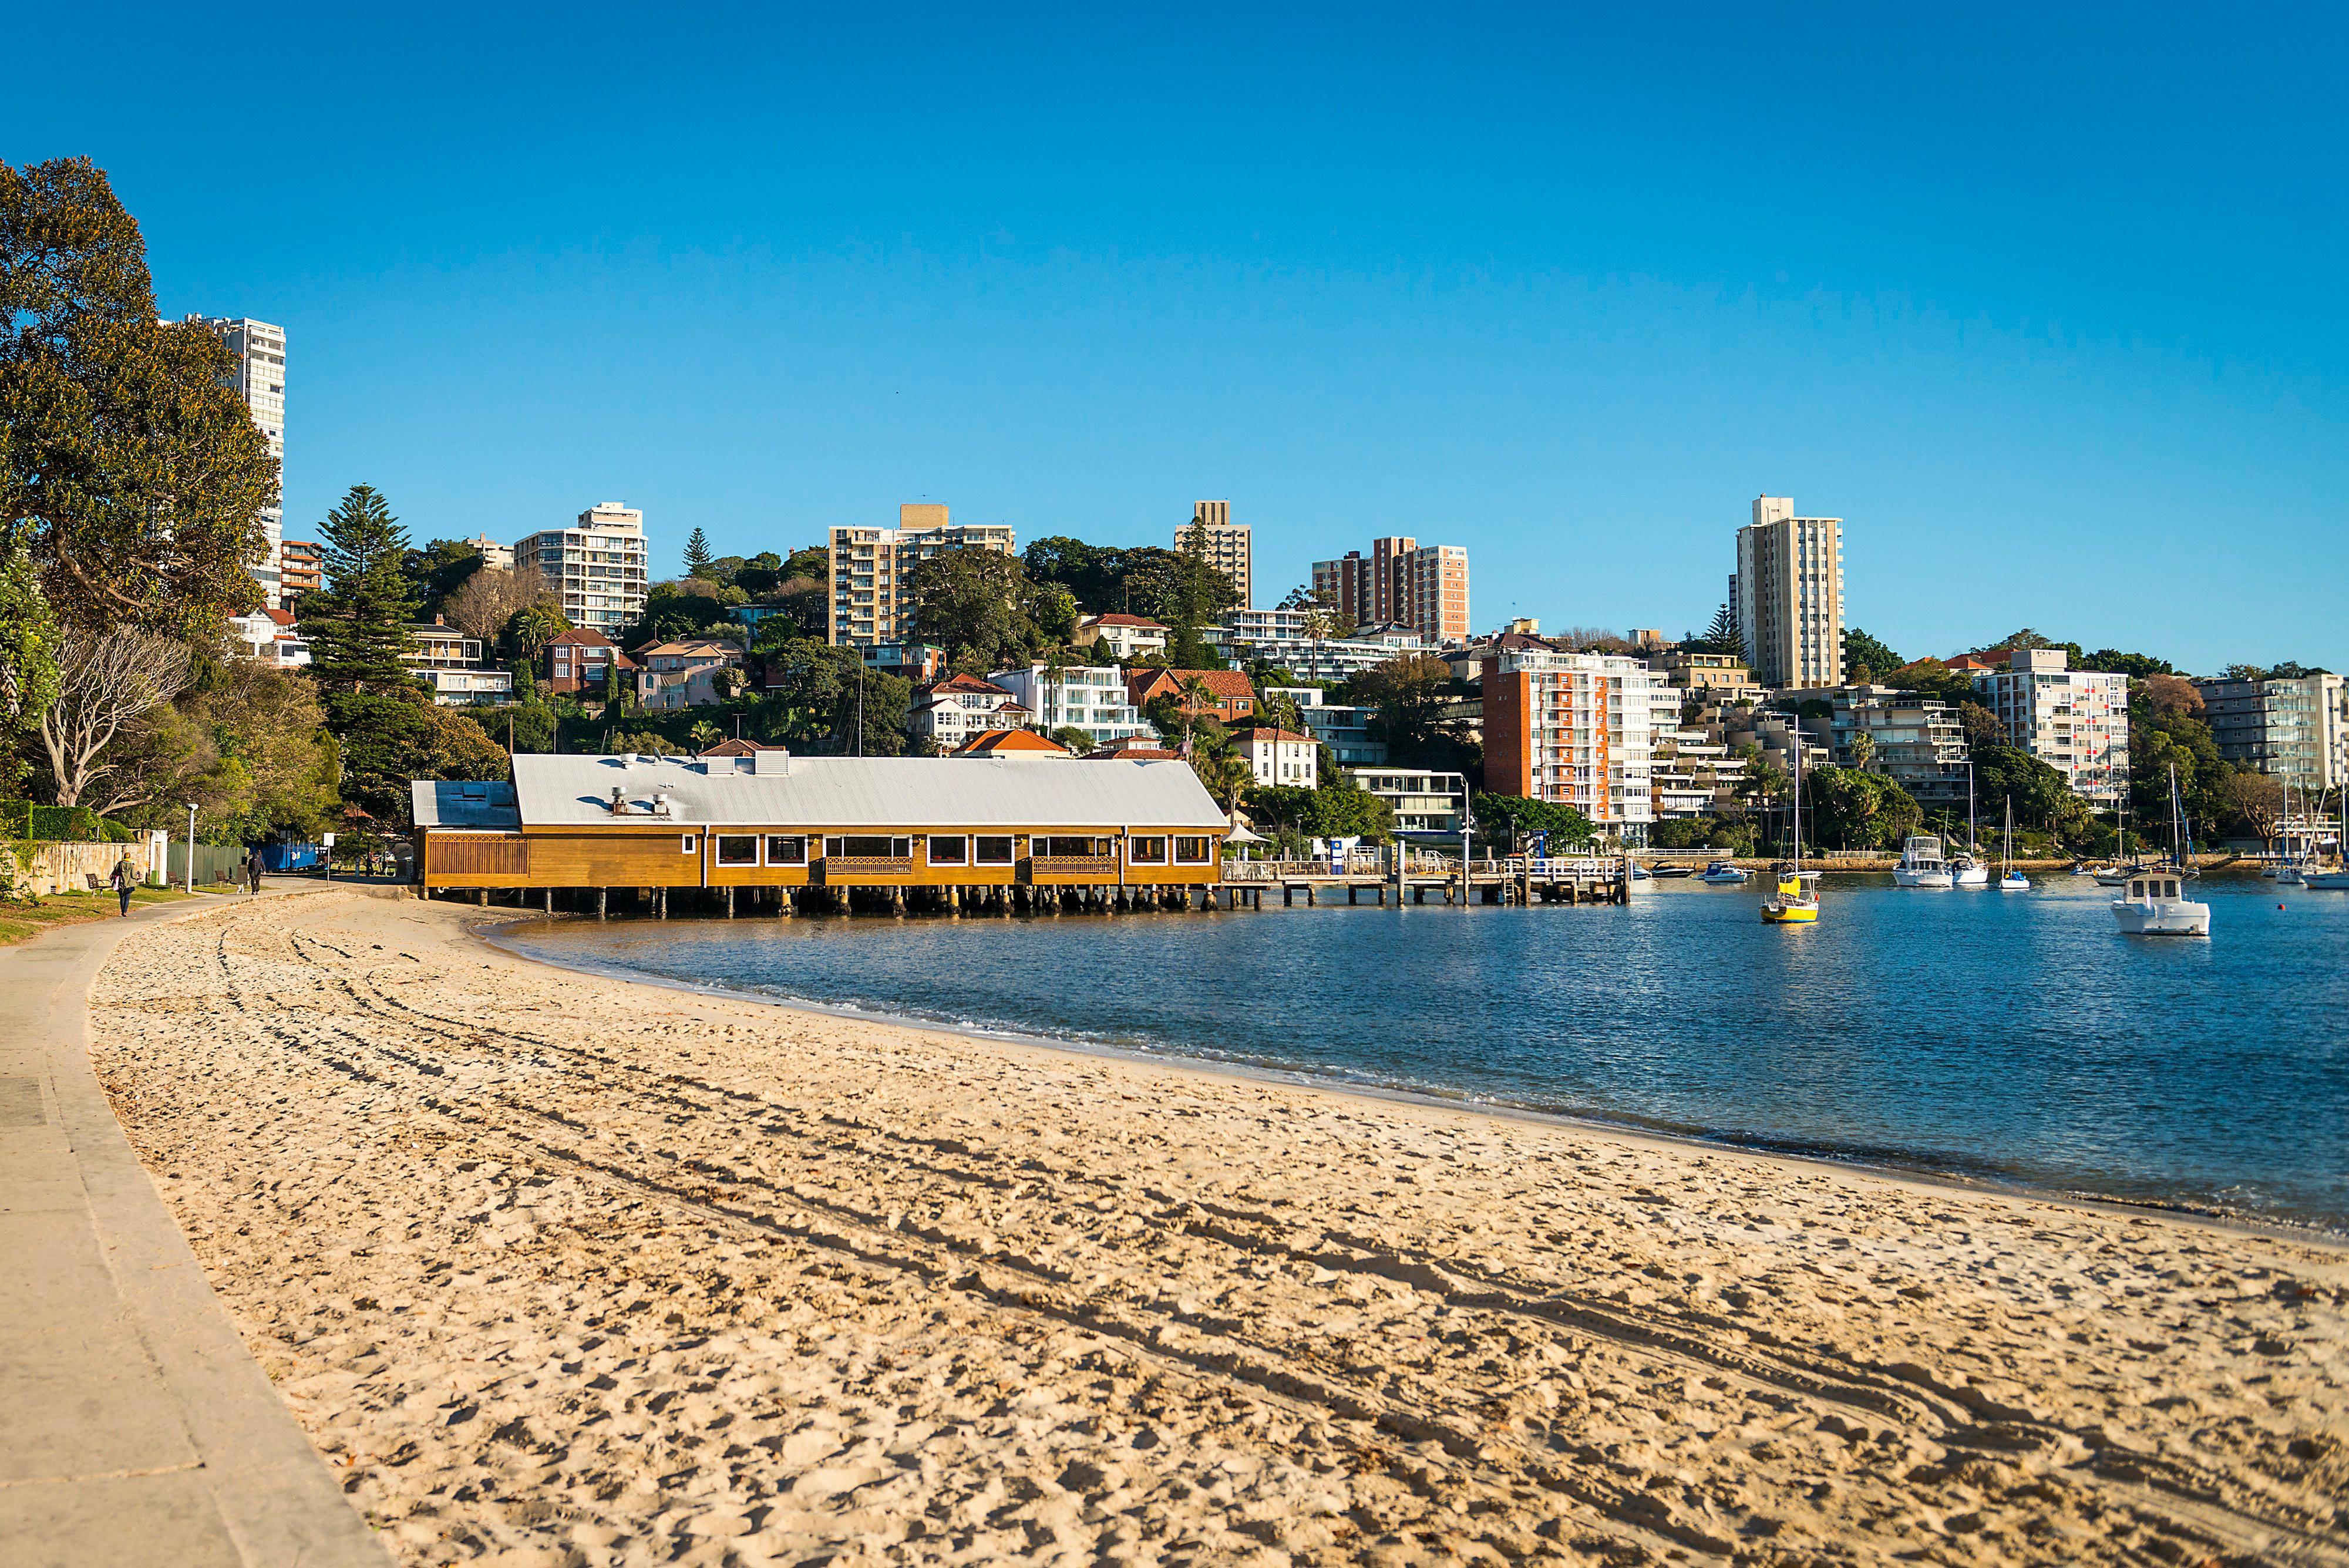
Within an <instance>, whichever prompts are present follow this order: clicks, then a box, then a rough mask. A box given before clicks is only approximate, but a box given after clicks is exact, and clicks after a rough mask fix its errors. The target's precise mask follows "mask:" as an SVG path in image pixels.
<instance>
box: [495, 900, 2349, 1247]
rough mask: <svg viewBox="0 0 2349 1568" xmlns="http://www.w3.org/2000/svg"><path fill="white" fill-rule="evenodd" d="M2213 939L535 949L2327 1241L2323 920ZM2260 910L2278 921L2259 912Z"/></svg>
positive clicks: (2058, 917) (2268, 904)
mask: <svg viewBox="0 0 2349 1568" xmlns="http://www.w3.org/2000/svg"><path fill="white" fill-rule="evenodd" d="M2204 890H2205V892H2206V894H2207V896H2209V898H2210V899H2211V901H2212V902H2213V903H2214V904H2215V905H2216V906H2217V925H2216V929H2217V935H2216V936H2215V937H2214V938H2213V939H2212V940H2209V941H2208V942H2201V941H2173V942H2166V943H2165V942H2158V941H2156V942H2147V941H2142V940H2136V941H2133V940H2127V939H2125V938H2122V937H2120V936H2118V935H2117V934H2116V933H2115V931H2114V930H2113V929H2112V921H2111V917H2110V915H2109V914H2108V913H2107V911H2106V907H2105V906H2106V901H2107V898H2108V897H2109V895H2107V894H2106V893H2104V892H2103V891H2102V890H2101V889H2098V888H2095V887H2094V886H2093V884H2089V883H2088V882H2087V881H2086V879H2085V878H2080V879H2070V878H2056V879H2054V881H2053V882H2052V885H2049V886H2046V887H2044V888H2039V889H2036V890H2034V891H2033V892H2032V893H2029V894H2019V895H2018V894H2009V895H2000V894H1995V893H1987V892H1983V893H1962V894H1951V893H1921V892H1907V891H1902V890H1899V889H1896V888H1892V887H1890V886H1889V883H1887V882H1885V881H1884V880H1883V879H1882V878H1877V877H1847V878H1838V879H1837V880H1836V881H1835V882H1831V883H1830V886H1829V894H1828V898H1829V910H1828V918H1827V919H1826V920H1825V921H1823V922H1822V923H1821V924H1820V925H1819V926H1818V927H1816V928H1814V929H1805V930H1786V929H1773V928H1765V927H1763V926H1762V925H1761V924H1760V923H1759V922H1758V921H1757V920H1756V919H1754V909H1753V905H1754V898H1753V896H1752V894H1751V893H1750V892H1748V891H1745V890H1742V889H1713V888H1700V887H1692V886H1689V885H1685V884H1682V885H1679V886H1671V885H1666V886H1664V887H1661V888H1656V889H1654V890H1647V889H1643V890H1642V891H1641V893H1640V896H1639V897H1638V898H1637V899H1636V900H1635V902H1634V903H1633V905H1632V907H1631V908H1630V909H1628V910H1620V909H1485V908H1476V909H1443V908H1440V907H1433V906H1423V907H1417V908H1411V909H1402V910H1395V909H1377V908H1375V907H1372V906H1370V905H1368V904H1364V905H1362V906H1360V907H1355V908H1348V907H1345V906H1343V905H1337V906H1328V905H1325V906H1323V907H1321V908H1319V909H1310V910H1309V909H1303V908H1298V909H1288V910H1282V911H1278V912H1275V911H1272V910H1268V911H1266V912H1265V913H1263V914H1261V915H1257V914H1226V915H1217V916H1212V917H1208V916H1200V915H1196V914H1192V915H1146V916H1121V917H1116V918H1102V917H1086V918H1077V917H1070V918H1061V919H1009V920H1006V919H959V920H955V919H943V918H925V919H905V920H901V921H884V920H876V919H848V920H842V919H799V920H790V921H775V920H747V919H746V920H733V921H724V920H672V921H667V922H662V923H657V924H647V923H643V922H627V923H616V924H612V925H602V926H599V925H595V924H593V923H586V922H579V921H553V922H545V923H541V924H533V925H530V926H525V927H522V928H518V929H507V930H506V931H505V932H503V933H502V936H501V938H500V940H502V941H503V942H505V943H507V944H510V945H511V946H512V948H513V949H514V950H517V951H521V952H523V953H526V954H529V955H531V956H533V957H538V958H543V959H545V960H548V961H554V962H559V963H564V964H569V965H574V966H580V967H587V968H593V969H600V970H608V971H613V972H616V973H623V974H631V975H640V976H649V977H653V978H657V979H660V980H664V981H670V982H672V983H679V984H688V985H696V986H715V987H720V988H724V989H729V990H734V991H739V992H746V993H749V994H752V995H758V996H762V997H765V998H768V999H770V1000H774V1001H781V1002H794V1003H799V1004H802V1005H812V1006H818V1007H823V1008H828V1009H835V1010H840V1011H843V1012H850V1013H854V1014H858V1015H863V1016H869V1017H882V1018H887V1017H896V1018H904V1019H907V1020H912V1021H916V1022H920V1023H928V1024H936V1025H944V1026H947V1027H952V1028H958V1029H967V1030H972V1031H978V1032H982V1033H999V1034H1011V1035H1018V1036H1026V1037H1031V1038H1040V1039H1043V1040H1045V1041H1047V1042H1049V1043H1055V1044H1071V1045H1075V1046H1079V1047H1081V1048H1090V1049H1102V1050H1111V1051H1116V1052H1122V1053H1132V1054H1142V1055H1145V1056H1150V1057H1154V1058H1157V1059H1161V1060H1164V1059H1168V1058H1184V1059H1192V1060H1196V1061H1199V1062H1202V1063H1206V1064H1214V1065H1222V1066H1237V1067H1245V1068H1250V1069H1257V1070H1265V1071H1271V1072H1276V1073H1282V1074H1293V1075H1300V1076H1303V1077H1306V1078H1308V1079H1311V1080H1316V1081H1320V1082H1325V1083H1330V1084H1333V1085H1339V1086H1343V1087H1352V1088H1361V1089H1371V1090H1379V1091H1392V1092H1401V1093H1407V1094H1412V1095H1418V1096H1431V1097H1435V1098H1439V1099H1443V1100H1445V1101H1449V1102H1451V1103H1454V1104H1463V1103H1464V1104H1468V1105H1484V1106H1494V1107H1510V1108H1521V1109H1526V1110H1532V1111H1538V1112H1544V1113H1549V1114H1556V1115H1564V1116H1576V1117H1584V1118H1592V1119H1597V1120H1601V1121H1607V1122H1612V1123H1616V1124H1619V1125H1623V1126H1628V1127H1641V1128H1646V1129H1649V1130H1653V1131H1659V1132H1665V1133H1671V1134H1677V1135H1682V1136H1690V1137H1704V1138H1712V1139H1718V1140H1723V1141H1727V1142H1733V1143H1736V1144H1739V1145H1743V1146H1746V1147H1756V1148H1764V1149H1769V1150H1774V1151H1777V1152H1785V1153H1797V1154H1806V1155H1812V1156H1816V1157H1820V1158H1835V1159H1844V1160H1851V1161H1857V1162H1861V1163H1867V1164H1873V1165H1881V1166H1891V1167H1897V1168H1909V1169H1914V1170H1920V1171H1926V1172H1930V1173H1935V1174H1940V1175H1945V1176H1957V1177H1964V1178H1970V1179H1987V1180H1992V1181H2001V1182H2011V1183H2016V1184H2021V1185H2025V1186H2030V1187H2036V1188H2042V1189H2054V1190H2063V1191H2071V1192H2077V1193H2082V1194H2086V1195H2091V1196H2095V1197H2101V1198H2106V1199H2115V1200H2119V1201H2126V1202H2132V1203H2140V1204H2149V1205H2157V1206H2164V1207H2175V1208H2180V1209H2188V1210H2199V1211H2206V1212H2212V1213H2221V1214H2232V1215H2240V1216H2244V1217H2251V1218H2257V1219H2261V1220H2276V1221H2284V1222H2290V1223H2298V1224H2305V1225H2313V1226H2317V1227H2321V1228H2323V1229H2328V1230H2333V1231H2342V1230H2349V1133H2344V1130H2343V1129H2344V1127H2349V1028H2344V1024H2343V1022H2342V1021H2343V1020H2344V1018H2349V975H2344V964H2343V959H2344V957H2349V898H2342V897H2339V896H2337V895H2330V896H2329V895H2323V894H2310V893H2299V894H2298V895H2297V896H2296V897H2294V896H2292V895H2291V894H2279V892H2278V890H2277V889H2275V888H2272V887H2271V885H2269V884H2266V883H2262V882H2260V881H2258V880H2257V879H2256V878H2251V877H2210V878H2208V879H2206V881H2205V883H2204ZM2279 905H2281V906H2282V907H2281V908H2279Z"/></svg>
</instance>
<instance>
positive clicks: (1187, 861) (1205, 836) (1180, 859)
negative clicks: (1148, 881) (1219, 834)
mask: <svg viewBox="0 0 2349 1568" xmlns="http://www.w3.org/2000/svg"><path fill="white" fill-rule="evenodd" d="M1185 838H1195V839H1196V840H1197V841H1198V843H1199V846H1200V848H1201V851H1202V852H1201V854H1200V855H1199V857H1198V858H1196V859H1193V858H1191V857H1188V856H1186V855H1185V854H1184V853H1183V841H1184V840H1185ZM1215 858H1216V836H1215V835H1214V834H1212V833H1196V834H1193V833H1183V834H1176V835H1175V836H1174V864H1175V865H1177V866H1207V865H1212V864H1214V862H1215Z"/></svg>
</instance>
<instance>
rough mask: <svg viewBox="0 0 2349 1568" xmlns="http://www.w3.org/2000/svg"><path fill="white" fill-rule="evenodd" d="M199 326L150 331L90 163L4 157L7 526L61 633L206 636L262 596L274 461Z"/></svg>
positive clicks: (0, 357)
mask: <svg viewBox="0 0 2349 1568" xmlns="http://www.w3.org/2000/svg"><path fill="white" fill-rule="evenodd" d="M230 369H231V364H230V359H229V355H228V350H227V348H225V347H224V346H223V345H222V343H221V341H220V340H219V339H218V338H217V337H214V336H213V334H212V331H211V329H210V328H208V327H205V326H203V325H202V323H200V322H180V323H171V324H159V323H158V322H157V320H156V317H155V293H154V287H153V285H152V282H151V281H150V278H149V275H148V271H147V256H146V246H145V243H144V242H143V241H142V240H141V238H140V234H139V225H138V224H137V223H133V222H132V221H131V218H130V215H129V213H126V212H124V211H123V209H122V204H121V202H119V201H117V200H116V199H115V195H114V192H113V190H112V188H111V187H110V186H109V183H108V182H107V178H106V176H105V174H104V173H102V172H100V171H99V170H98V168H97V167H96V166H95V165H94V164H92V163H91V162H90V161H89V160H88V159H86V158H69V159H57V160H55V161H50V162H46V163H34V164H28V165H26V167H25V168H23V169H21V170H20V169H16V168H13V167H11V166H9V165H6V164H0V518H6V519H9V520H10V524H11V530H10V532H11V537H10V538H9V539H8V540H7V541H6V542H7V543H9V544H11V545H16V544H22V545H25V546H26V548H27V549H28V550H29V552H30V554H31V556H32V558H33V563H34V566H35V569H36V571H37V572H38V573H39V575H40V578H41V586H42V590H43V592H44V594H45V595H46V596H47V599H48V602H49V604H50V606H51V608H52V610H53V612H54V613H55V614H56V616H57V618H58V619H59V620H60V621H61V622H63V623H65V624H67V625H69V626H86V627H91V628H112V627H117V626H123V625H129V626H133V627H137V628H142V629H147V630H153V631H160V632H165V633H169V634H171V635H174V636H180V637H183V638H185V637H209V636H211V635H212V634H213V633H215V632H216V631H217V629H218V628H219V626H220V623H221V620H222V618H223V617H225V616H228V615H233V614H237V613H240V612H242V611H244V610H247V609H250V608H251V607H254V605H256V604H258V603H259V602H260V589H259V587H258V585H256V584H255V583H254V580H253V577H252V576H251V573H250V571H249V568H250V567H251V566H254V564H255V563H257V562H259V561H260V560H261V559H262V558H263V556H264V554H265V552H266V550H267V547H268V539H267V534H266V531H265V528H264V524H263V522H262V516H261V514H262V512H263V510H264V508H266V507H268V506H271V505H273V504H275V502H276V499H277V460H276V459H275V458H274V457H272V456H270V454H269V444H268V441H267V440H266V438H264V436H263V435H262V433H261V431H260V430H259V429H258V428H257V427H256V426H255V425H254V422H253V415H252V412H251V410H249V409H248V408H247V407H246V405H245V402H244V400H243V397H241V396H240V395H239V393H238V391H237V389H235V388H234V387H233V386H232V385H230V384H229V382H228V378H229V371H230Z"/></svg>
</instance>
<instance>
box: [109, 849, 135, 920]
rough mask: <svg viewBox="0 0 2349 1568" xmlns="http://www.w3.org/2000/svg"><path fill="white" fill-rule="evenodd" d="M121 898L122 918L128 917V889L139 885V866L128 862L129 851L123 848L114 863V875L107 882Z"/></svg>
mask: <svg viewBox="0 0 2349 1568" xmlns="http://www.w3.org/2000/svg"><path fill="white" fill-rule="evenodd" d="M109 885H110V886H111V887H112V888H114V890H115V892H116V893H117V894H118V895H119V897H120V898H121V899H122V918H123V919H129V918H130V889H131V888H136V887H137V886H139V868H138V867H136V866H133V865H131V864H130V852H129V850H127V849H126V850H124V851H123V852H122V858H121V859H119V860H118V861H116V862H115V863H114V877H113V878H112V881H111V883H110V884H109Z"/></svg>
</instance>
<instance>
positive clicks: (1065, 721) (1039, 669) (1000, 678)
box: [988, 664, 1150, 746]
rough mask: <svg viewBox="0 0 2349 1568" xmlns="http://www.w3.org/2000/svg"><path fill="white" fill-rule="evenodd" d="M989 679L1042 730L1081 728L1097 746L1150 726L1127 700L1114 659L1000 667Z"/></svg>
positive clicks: (1118, 739)
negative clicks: (1066, 664) (1054, 666)
mask: <svg viewBox="0 0 2349 1568" xmlns="http://www.w3.org/2000/svg"><path fill="white" fill-rule="evenodd" d="M988 679H989V680H992V681H994V682H995V684H996V685H998V686H1000V687H1002V688H1003V689H1004V690H1005V691H1009V692H1010V693H1011V695H1012V696H1013V697H1015V698H1017V699H1018V700H1019V705H1020V706H1021V707H1023V708H1025V709H1027V710H1028V711H1029V712H1030V714H1032V715H1033V719H1032V721H1031V722H1033V723H1035V724H1036V726H1037V727H1038V728H1040V729H1042V730H1046V731H1054V730H1081V731H1083V732H1085V736H1086V738H1087V739H1088V740H1090V741H1092V743H1093V744H1095V745H1097V746H1100V745H1107V744H1108V743H1109V742H1112V741H1122V740H1123V739H1124V738H1125V737H1126V736H1128V735H1140V734H1146V733H1148V732H1149V731H1150V726H1149V724H1148V723H1146V722H1144V721H1143V717H1142V715H1141V714H1140V713H1138V712H1136V711H1134V709H1133V705H1132V704H1131V703H1129V702H1127V701H1126V700H1125V677H1124V676H1123V675H1122V674H1121V673H1119V671H1118V668H1117V666H1116V665H1114V664H1076V665H1071V666H1070V667H1069V668H1067V669H1065V670H1058V671H1056V670H1053V669H1052V667H1051V666H1050V665H1048V664H1030V665H1029V666H1028V667H1027V668H1026V669H1024V670H998V671H997V672H996V673H995V674H993V675H991V676H989V677H988Z"/></svg>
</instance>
